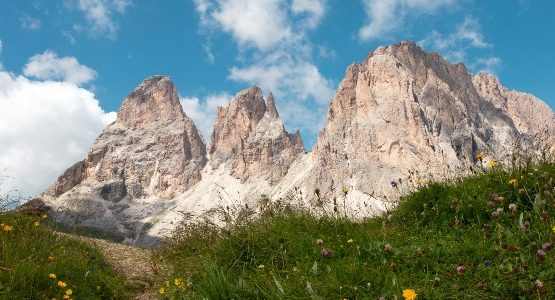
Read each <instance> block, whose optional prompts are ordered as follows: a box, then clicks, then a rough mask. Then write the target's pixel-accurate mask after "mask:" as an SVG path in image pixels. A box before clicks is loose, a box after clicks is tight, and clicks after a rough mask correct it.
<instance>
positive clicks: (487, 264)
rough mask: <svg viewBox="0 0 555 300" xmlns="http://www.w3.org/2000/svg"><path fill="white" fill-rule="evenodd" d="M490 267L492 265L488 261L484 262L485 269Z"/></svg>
mask: <svg viewBox="0 0 555 300" xmlns="http://www.w3.org/2000/svg"><path fill="white" fill-rule="evenodd" d="M491 265H492V262H491V261H489V260H486V261H485V262H484V266H486V267H489V266H491Z"/></svg>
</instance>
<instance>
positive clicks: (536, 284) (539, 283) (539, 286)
mask: <svg viewBox="0 0 555 300" xmlns="http://www.w3.org/2000/svg"><path fill="white" fill-rule="evenodd" d="M534 287H535V288H537V289H538V290H541V289H543V282H542V281H541V280H539V279H536V281H534Z"/></svg>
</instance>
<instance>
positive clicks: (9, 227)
mask: <svg viewBox="0 0 555 300" xmlns="http://www.w3.org/2000/svg"><path fill="white" fill-rule="evenodd" d="M2 230H4V231H6V232H8V231H12V230H13V226H10V225H4V224H2Z"/></svg>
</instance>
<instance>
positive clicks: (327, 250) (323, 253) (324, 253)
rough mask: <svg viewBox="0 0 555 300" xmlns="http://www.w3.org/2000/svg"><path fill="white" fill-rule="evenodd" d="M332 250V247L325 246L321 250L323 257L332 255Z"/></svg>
mask: <svg viewBox="0 0 555 300" xmlns="http://www.w3.org/2000/svg"><path fill="white" fill-rule="evenodd" d="M332 252H333V251H332V250H331V249H328V248H323V249H322V250H320V255H321V256H322V257H328V256H330V255H331V254H332Z"/></svg>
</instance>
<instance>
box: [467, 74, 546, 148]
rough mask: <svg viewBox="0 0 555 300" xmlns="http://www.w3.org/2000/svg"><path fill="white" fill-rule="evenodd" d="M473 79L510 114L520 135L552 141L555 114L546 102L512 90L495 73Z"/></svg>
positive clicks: (478, 87) (477, 88) (486, 94)
mask: <svg viewBox="0 0 555 300" xmlns="http://www.w3.org/2000/svg"><path fill="white" fill-rule="evenodd" d="M472 80H473V83H474V86H475V87H476V90H477V91H478V92H479V93H480V95H482V97H483V98H484V99H485V100H487V101H489V102H491V103H492V104H493V105H495V106H496V107H498V108H500V109H502V110H504V111H506V112H507V114H508V115H509V116H510V117H511V119H512V120H513V122H514V124H515V126H516V128H517V129H518V131H519V132H520V133H522V134H527V135H530V136H535V137H539V138H540V139H542V138H543V139H546V138H547V139H549V138H552V137H553V136H554V135H555V114H554V113H553V110H551V108H550V107H549V106H548V105H547V104H545V102H543V101H542V100H540V99H538V98H536V97H534V96H533V95H530V94H526V93H521V92H517V91H511V90H508V89H507V88H505V87H504V86H502V85H501V83H500V82H499V79H498V78H497V77H495V76H494V75H491V74H486V73H478V74H476V75H474V77H473V78H472ZM551 142H552V139H551Z"/></svg>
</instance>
